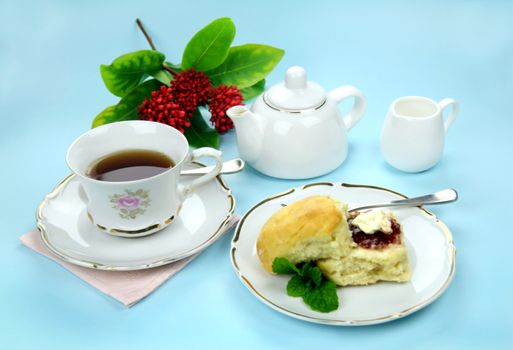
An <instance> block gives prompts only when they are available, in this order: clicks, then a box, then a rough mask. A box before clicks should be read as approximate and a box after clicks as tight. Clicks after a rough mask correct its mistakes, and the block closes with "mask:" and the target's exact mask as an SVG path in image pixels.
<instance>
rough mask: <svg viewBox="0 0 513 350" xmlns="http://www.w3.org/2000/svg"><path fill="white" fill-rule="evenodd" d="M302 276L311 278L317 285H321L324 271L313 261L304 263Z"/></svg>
mask: <svg viewBox="0 0 513 350" xmlns="http://www.w3.org/2000/svg"><path fill="white" fill-rule="evenodd" d="M300 275H301V276H304V277H306V278H309V279H311V280H312V281H313V282H314V283H315V285H316V286H320V285H321V282H322V272H321V269H320V268H318V267H317V266H314V265H313V264H312V263H311V262H308V263H306V264H304V265H303V267H302V268H301V272H300Z"/></svg>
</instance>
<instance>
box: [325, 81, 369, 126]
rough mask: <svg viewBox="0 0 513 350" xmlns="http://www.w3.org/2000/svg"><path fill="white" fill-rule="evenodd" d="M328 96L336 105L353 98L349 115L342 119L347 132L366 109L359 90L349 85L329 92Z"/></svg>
mask: <svg viewBox="0 0 513 350" xmlns="http://www.w3.org/2000/svg"><path fill="white" fill-rule="evenodd" d="M328 95H329V96H330V97H331V98H333V99H334V100H335V102H336V103H340V102H342V101H343V100H345V99H346V98H348V97H354V104H353V107H352V108H351V110H350V111H349V113H347V114H346V115H345V116H344V117H343V120H344V124H345V125H346V129H347V130H349V129H351V128H352V127H353V126H355V125H356V123H358V122H359V121H360V119H362V117H363V114H364V113H365V109H366V108H367V103H366V102H365V97H364V96H363V94H362V92H361V91H360V90H358V89H357V88H355V87H354V86H351V85H344V86H339V87H338V88H336V89H334V90H331V91H330V92H329V93H328Z"/></svg>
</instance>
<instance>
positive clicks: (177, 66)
mask: <svg viewBox="0 0 513 350" xmlns="http://www.w3.org/2000/svg"><path fill="white" fill-rule="evenodd" d="M164 64H165V65H166V66H168V67H169V68H173V69H174V70H176V71H181V70H182V66H181V65H179V64H174V63H171V62H169V61H166V62H164Z"/></svg>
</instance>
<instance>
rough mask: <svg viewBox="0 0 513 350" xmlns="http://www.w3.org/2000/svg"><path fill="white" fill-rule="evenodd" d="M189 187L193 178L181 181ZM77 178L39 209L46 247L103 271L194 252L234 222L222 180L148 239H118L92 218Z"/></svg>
mask: <svg viewBox="0 0 513 350" xmlns="http://www.w3.org/2000/svg"><path fill="white" fill-rule="evenodd" d="M182 178H183V179H184V180H185V181H184V183H187V181H190V180H189V179H191V178H194V177H186V176H183V177H182ZM81 192H82V189H81V187H80V184H79V183H78V181H77V179H76V178H75V176H74V175H71V176H69V177H67V178H66V179H64V180H63V181H62V182H61V183H60V184H59V185H57V187H56V188H55V190H54V191H53V192H52V193H50V194H48V195H47V196H46V197H45V199H44V200H43V202H42V203H41V204H40V206H39V207H38V209H37V214H36V218H37V227H38V228H39V231H40V232H41V238H42V240H43V242H44V243H45V245H46V246H47V247H48V248H49V249H50V250H51V251H53V252H54V253H55V254H57V255H58V256H60V257H61V258H63V259H64V260H66V261H68V262H71V263H73V264H76V265H80V266H85V267H90V268H95V269H101V270H140V269H146V268H151V267H156V266H160V265H165V264H168V263H171V262H173V261H176V260H180V259H183V258H185V257H187V256H190V255H192V254H195V253H197V252H199V251H201V250H203V249H205V248H206V247H207V246H208V245H210V244H211V243H213V242H214V241H215V240H216V239H217V238H218V237H219V236H220V235H221V234H222V232H223V230H224V226H225V225H226V223H228V221H229V220H230V218H231V216H232V214H233V211H234V208H235V199H234V198H233V196H232V194H231V191H230V189H229V188H228V187H226V185H225V184H224V183H223V181H222V180H221V178H220V177H218V178H217V181H211V182H210V183H208V184H205V185H203V186H201V187H200V188H199V189H198V190H197V191H196V192H195V193H194V194H193V195H192V196H191V197H189V198H188V199H187V200H186V201H185V202H184V204H183V207H182V210H181V211H180V214H179V217H178V219H177V220H176V221H175V222H173V224H172V225H170V226H168V227H166V228H165V229H163V230H162V231H159V232H157V233H155V234H152V235H150V236H146V237H140V238H123V237H115V236H112V235H109V234H106V233H104V232H101V231H99V230H98V229H96V228H95V226H94V225H93V224H92V223H91V221H90V220H89V218H88V217H87V211H86V204H85V202H84V200H83V198H82V197H83V196H82V194H81Z"/></svg>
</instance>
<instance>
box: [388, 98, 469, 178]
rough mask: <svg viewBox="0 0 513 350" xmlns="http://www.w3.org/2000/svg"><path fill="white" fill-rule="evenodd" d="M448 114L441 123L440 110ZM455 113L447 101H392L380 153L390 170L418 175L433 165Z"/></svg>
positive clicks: (456, 109) (454, 104) (456, 108)
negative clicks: (391, 168)
mask: <svg viewBox="0 0 513 350" xmlns="http://www.w3.org/2000/svg"><path fill="white" fill-rule="evenodd" d="M449 106H452V111H451V112H450V114H449V116H448V117H447V118H446V119H445V120H444V118H443V112H444V110H445V109H446V108H447V107H449ZM458 113H459V104H458V102H456V101H455V100H453V99H451V98H445V99H443V100H442V101H440V102H435V101H433V100H431V99H429V98H426V97H420V96H406V97H401V98H399V99H397V100H395V101H394V102H393V103H392V105H391V106H390V109H389V111H388V114H387V116H386V118H385V123H384V125H383V130H382V133H381V151H382V153H383V156H384V158H385V160H386V161H387V162H388V163H389V164H390V165H392V166H393V167H395V168H397V169H399V170H402V171H406V172H420V171H424V170H427V169H429V168H431V167H433V166H434V165H436V164H437V163H438V162H439V160H440V158H441V157H442V153H443V148H444V142H445V135H446V133H447V131H448V130H449V128H450V127H451V125H452V123H453V122H454V120H455V119H456V117H457V116H458Z"/></svg>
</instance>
